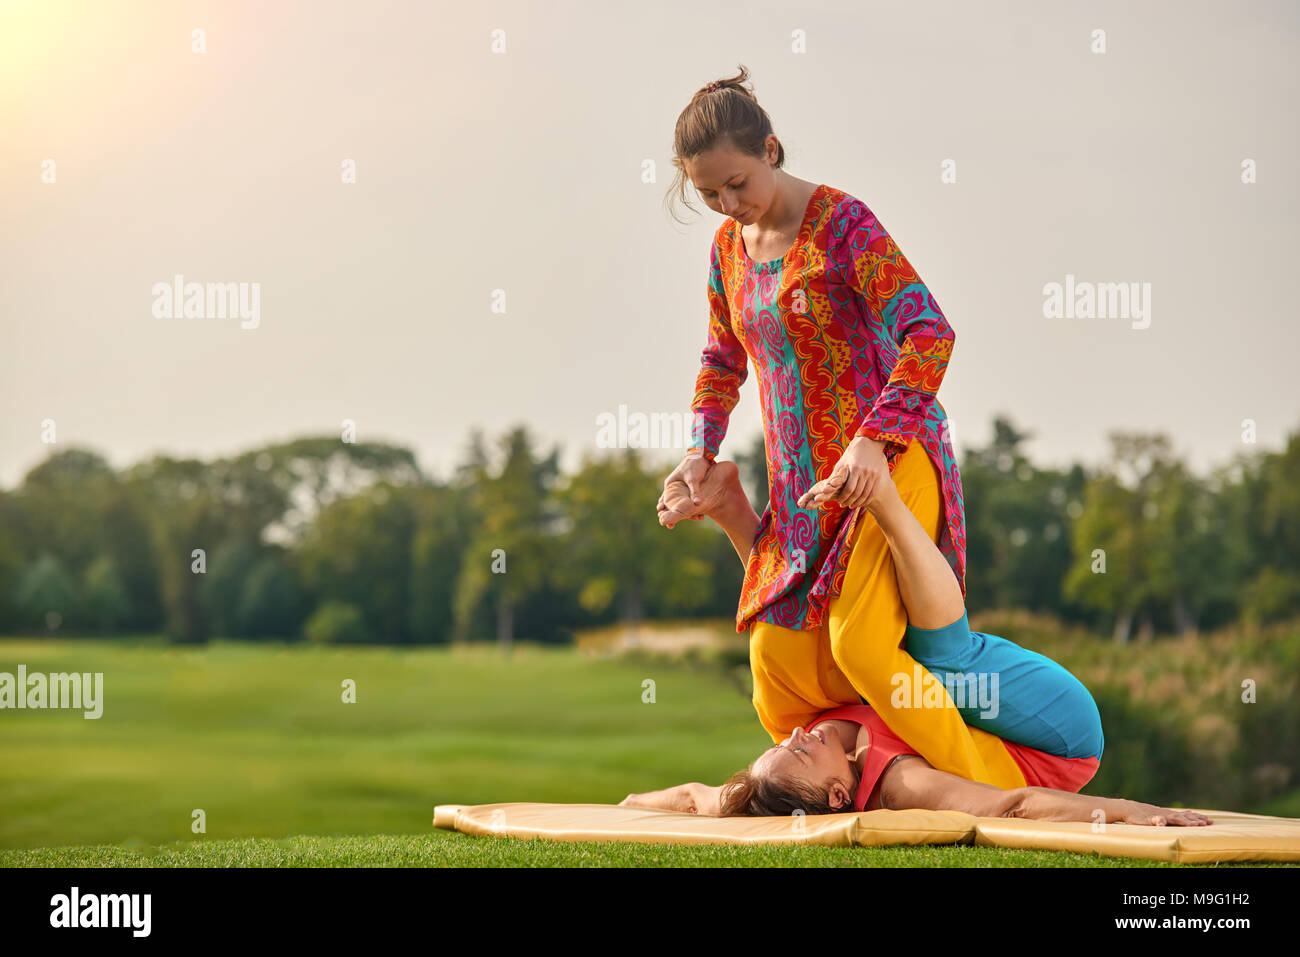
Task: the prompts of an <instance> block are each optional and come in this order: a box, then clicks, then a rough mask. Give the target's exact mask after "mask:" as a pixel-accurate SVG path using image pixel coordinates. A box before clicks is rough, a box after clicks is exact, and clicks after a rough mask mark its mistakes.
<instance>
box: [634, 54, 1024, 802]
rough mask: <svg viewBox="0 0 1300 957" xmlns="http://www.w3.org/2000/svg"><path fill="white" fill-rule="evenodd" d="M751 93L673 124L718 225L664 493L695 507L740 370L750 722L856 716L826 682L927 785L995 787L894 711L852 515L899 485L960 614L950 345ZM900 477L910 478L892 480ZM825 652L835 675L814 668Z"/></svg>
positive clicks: (872, 530) (910, 282) (879, 241)
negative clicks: (749, 538)
mask: <svg viewBox="0 0 1300 957" xmlns="http://www.w3.org/2000/svg"><path fill="white" fill-rule="evenodd" d="M746 78H747V73H746V71H745V70H744V68H743V67H742V68H741V72H740V73H739V75H737V76H736V77H733V78H731V79H729V80H724V81H719V82H717V83H712V84H710V85H709V86H708V87H705V88H704V89H702V90H700V91H699V92H698V93H696V95H695V97H694V98H693V99H692V101H691V103H690V105H688V106H687V108H686V109H685V110H684V111H683V112H682V115H681V116H680V117H679V118H678V121H677V127H676V133H675V137H674V141H675V158H674V164H675V165H676V166H677V167H678V170H679V180H678V185H679V187H680V190H681V193H682V194H683V195H684V193H685V179H684V178H683V176H686V177H689V179H690V180H691V182H692V183H693V184H694V185H695V186H696V188H697V189H698V191H699V193H700V195H701V197H702V198H703V199H704V201H705V203H706V204H707V205H708V206H709V207H710V208H711V209H713V210H714V211H716V212H719V213H723V214H724V215H726V216H727V217H728V218H727V220H726V221H725V222H724V223H723V224H722V225H721V226H720V227H719V228H718V230H717V232H716V233H715V235H714V239H713V245H712V248H711V250H710V265H709V280H708V302H709V330H708V344H707V346H706V347H705V349H704V352H703V358H702V365H701V369H700V372H699V376H698V378H697V380H696V390H695V399H694V402H693V404H692V409H693V411H694V413H695V424H694V427H693V429H692V436H691V448H690V449H688V450H687V454H686V457H685V458H684V459H683V460H682V463H681V464H680V465H679V466H678V467H677V468H676V469H674V471H673V472H672V474H671V475H669V476H668V478H667V479H666V480H665V487H666V486H667V485H668V483H669V482H670V481H673V480H676V479H680V480H682V481H684V482H685V483H686V485H687V487H688V488H689V489H690V490H691V493H692V494H693V495H695V494H696V493H697V492H698V490H699V488H700V485H701V483H702V482H703V480H704V478H705V476H706V475H707V474H708V472H709V470H710V469H711V468H712V467H713V463H714V460H715V459H716V456H717V454H718V451H719V446H720V445H721V443H722V439H723V437H724V435H725V434H726V428H727V422H728V419H729V417H730V413H731V410H732V409H733V408H734V406H735V404H736V401H737V399H738V398H739V393H740V387H741V384H742V383H743V382H744V381H745V379H746V377H747V374H748V366H749V365H751V364H752V366H753V368H754V371H755V373H756V377H757V380H758V384H759V396H760V401H761V403H762V411H763V425H764V433H765V440H766V447H767V477H768V487H769V489H770V493H771V495H770V501H769V504H768V507H767V508H766V509H765V510H764V512H763V516H762V520H761V523H760V525H759V528H758V531H757V533H756V535H755V538H754V542H753V548H752V551H750V553H749V557H748V560H747V562H746V567H745V577H744V585H743V587H742V590H741V595H740V601H739V607H738V609H737V614H736V629H737V631H738V632H744V631H745V630H746V629H747V628H752V632H751V635H750V662H751V666H752V669H753V673H754V707H755V709H756V711H757V712H758V716H759V720H760V721H761V722H762V724H763V726H764V728H766V729H767V731H768V732H769V733H770V734H771V736H772V739H773V741H775V742H779V741H781V740H783V739H784V738H785V737H786V736H787V735H789V734H790V732H791V730H792V729H793V728H795V727H796V726H801V725H806V723H807V722H808V721H810V720H811V719H812V718H814V717H815V716H816V715H818V714H820V713H822V712H823V711H825V710H827V708H830V707H834V706H836V705H840V704H848V703H855V702H850V701H833V700H827V697H826V695H825V693H824V692H825V689H824V688H819V687H818V681H817V676H818V675H819V674H822V673H824V672H825V671H826V670H827V666H828V664H833V665H834V666H835V667H836V668H837V669H838V670H839V671H840V672H842V673H843V674H844V675H845V676H847V679H848V680H849V682H851V684H852V687H853V688H854V689H855V690H856V692H857V696H859V697H860V699H861V700H865V701H866V702H867V703H868V704H869V705H871V707H872V708H873V709H875V710H876V711H877V712H878V713H879V714H880V715H881V716H882V717H883V719H884V720H885V721H886V723H887V724H888V726H889V727H890V728H891V729H892V730H893V731H894V732H895V733H897V734H899V735H900V736H901V737H902V738H903V739H904V740H906V741H907V742H908V743H909V744H911V745H912V746H913V747H915V748H916V749H917V751H918V752H919V753H920V754H921V755H922V756H923V757H925V758H926V760H928V761H929V762H930V763H931V764H932V765H934V767H936V768H939V769H940V770H943V771H947V772H950V773H953V774H957V775H960V776H962V777H965V778H967V779H968V780H974V781H981V782H983V783H987V784H994V785H997V784H998V782H999V780H1006V779H1007V778H1008V777H1011V778H1014V777H1015V775H1014V770H1013V768H1012V767H1010V766H1009V765H1007V764H1006V763H1003V764H1002V765H1000V768H999V767H990V766H989V765H988V763H987V756H986V755H982V754H981V752H980V749H979V748H978V747H977V746H976V743H975V742H974V740H973V739H972V737H971V735H970V734H969V732H968V730H967V728H966V725H965V723H964V722H963V721H962V719H961V715H960V714H959V713H958V711H957V710H956V708H955V707H954V706H953V704H952V702H951V699H949V700H948V702H947V706H946V707H944V708H935V709H916V710H906V709H897V708H892V707H890V700H889V699H890V691H891V680H892V675H893V674H894V668H893V667H892V666H891V662H897V661H898V660H899V659H898V653H899V651H900V648H899V646H900V644H901V643H902V642H903V640H904V637H905V635H904V632H905V628H906V625H907V618H906V614H905V611H904V608H903V606H902V604H901V602H900V600H899V595H898V589H897V582H896V581H895V579H894V575H893V569H892V566H891V565H890V563H889V560H888V549H887V548H885V547H884V545H883V538H882V535H881V532H880V529H879V528H878V527H877V526H876V525H875V523H874V522H873V521H872V520H871V516H870V515H867V516H863V515H862V514H861V512H862V509H861V505H862V504H863V503H864V501H865V500H866V496H867V495H868V494H869V493H870V491H871V488H872V486H873V484H874V483H876V482H878V481H879V480H880V478H881V477H882V476H884V477H888V475H890V474H891V473H892V474H894V477H895V481H896V482H897V483H898V485H899V491H900V493H901V494H902V495H903V498H904V500H905V501H907V502H908V505H909V507H910V508H912V509H913V511H914V512H916V513H917V515H918V518H920V519H921V521H922V525H923V526H924V527H925V528H927V529H929V528H932V527H934V528H935V536H936V537H935V542H936V543H937V545H938V547H939V548H940V550H941V551H942V552H943V555H944V557H945V558H946V560H947V561H948V563H949V565H950V567H951V568H952V571H953V573H954V574H955V576H956V579H957V582H958V584H959V586H960V587H961V590H962V594H963V595H964V594H965V544H966V543H965V524H964V514H963V506H962V498H961V478H960V476H959V474H958V471H957V463H956V457H955V455H954V454H953V450H952V444H951V442H950V440H949V436H948V430H947V416H946V414H945V412H944V409H943V406H942V405H940V403H939V401H938V399H937V398H936V392H937V391H938V388H939V384H940V382H942V380H943V376H944V372H945V370H946V368H947V364H948V357H949V355H950V354H951V352H952V347H953V342H954V339H955V336H954V333H953V330H952V328H951V327H950V326H949V324H948V322H947V320H946V319H945V318H944V315H943V313H942V312H941V311H940V309H939V306H938V304H937V303H936V302H935V300H934V297H933V296H932V295H931V294H930V292H929V290H928V289H927V288H926V287H925V285H924V284H923V283H922V282H921V279H920V277H919V276H918V275H917V273H916V271H915V270H914V269H913V268H912V266H911V264H910V263H908V261H907V260H906V259H905V258H904V256H903V254H902V253H901V252H900V251H899V249H898V247H897V246H896V245H895V243H894V241H893V239H892V238H891V237H890V236H889V234H888V233H887V232H886V231H885V229H884V227H883V226H882V225H881V224H880V222H879V221H878V220H877V218H876V217H875V216H874V215H873V214H872V213H871V211H870V210H869V209H868V208H867V206H866V204H864V203H863V202H862V201H861V200H858V199H856V198H854V197H853V196H850V195H848V194H847V193H844V192H843V191H841V190H838V189H835V188H832V187H830V186H827V185H824V184H814V183H810V182H808V181H806V180H802V179H798V178H796V177H793V176H790V175H789V174H788V173H786V172H785V171H784V170H782V169H781V167H782V165H783V163H784V148H783V147H782V146H781V144H780V142H779V141H778V140H777V138H776V136H775V135H773V133H772V128H771V122H770V120H769V119H768V116H767V113H766V112H765V111H764V110H763V109H762V108H761V107H760V106H759V105H758V103H757V101H756V100H755V99H754V97H753V94H752V93H751V92H750V91H749V90H748V89H746V88H745V87H744V86H743V85H742V84H743V81H744V80H745V79H746ZM904 459H908V460H909V461H911V462H912V465H911V466H910V467H909V468H908V469H906V470H905V472H904V473H902V474H900V473H898V471H897V469H898V467H899V464H900V462H902V461H903V460H904ZM833 474H839V475H842V476H843V477H844V483H845V484H844V487H843V489H842V490H841V493H840V494H839V496H838V498H837V499H835V500H830V501H823V502H814V501H813V500H812V499H811V498H810V494H809V490H810V488H811V487H812V486H813V484H814V483H816V482H818V481H820V480H824V479H827V478H829V477H830V476H831V475H833ZM663 508H664V503H663V500H662V498H661V499H660V502H659V509H660V511H662V510H663ZM930 515H937V516H938V517H939V518H940V519H941V520H940V521H938V522H931V521H930V520H929V519H928V518H927V517H925V516H930ZM689 517H699V516H689ZM818 634H820V635H821V636H822V637H824V638H827V639H828V641H826V642H823V641H818V640H817V638H818ZM823 645H827V646H828V647H829V649H830V653H831V655H832V656H833V662H827V661H825V660H819V658H818V648H819V647H822V646H823Z"/></svg>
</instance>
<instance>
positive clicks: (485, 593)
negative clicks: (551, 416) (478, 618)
mask: <svg viewBox="0 0 1300 957" xmlns="http://www.w3.org/2000/svg"><path fill="white" fill-rule="evenodd" d="M499 451H500V454H499V455H498V456H496V461H493V460H492V457H491V456H489V455H488V454H487V452H486V450H485V449H484V447H483V443H482V439H481V436H478V435H477V434H476V435H475V436H474V437H473V438H472V439H471V448H470V457H469V460H468V462H466V464H465V465H464V466H462V468H461V470H460V473H459V482H460V483H461V486H462V487H463V488H465V489H466V491H467V493H468V499H469V502H470V505H471V508H472V510H473V513H474V520H475V521H474V526H473V529H472V531H471V537H470V541H469V544H468V545H467V547H466V549H465V559H464V563H463V565H462V567H461V571H460V576H459V578H458V580H457V586H456V593H455V600H454V619H455V633H456V635H457V637H461V638H463V637H466V636H467V634H468V631H469V627H470V622H471V620H472V619H473V617H474V614H475V611H476V609H477V608H478V606H479V605H480V604H481V603H482V602H484V601H485V600H489V599H490V600H491V601H492V603H493V605H494V606H495V611H496V632H497V641H498V642H499V643H500V645H501V648H502V650H503V651H505V652H507V653H508V652H509V651H510V648H511V645H512V643H513V641H514V630H515V626H514V617H515V609H516V608H517V607H518V606H519V605H521V604H522V603H524V602H525V601H527V600H528V599H529V598H530V597H532V596H534V595H536V594H537V593H538V592H540V591H542V590H543V589H544V588H545V587H546V585H547V584H548V583H549V581H550V580H551V576H552V569H553V567H554V562H555V559H556V554H557V549H556V533H557V532H558V531H559V528H558V524H559V521H558V519H559V516H558V513H557V509H556V505H555V502H554V500H553V499H552V495H551V492H552V489H553V488H554V486H555V483H556V479H557V476H558V473H559V464H558V463H559V450H558V449H554V450H552V451H551V452H550V453H549V454H547V455H546V456H544V457H541V456H539V455H538V454H537V453H536V452H535V451H534V448H533V440H532V437H531V436H530V435H529V433H528V430H527V428H526V427H525V426H518V427H516V428H514V429H512V430H511V431H509V432H508V433H507V434H506V435H505V436H503V437H502V438H501V440H500V442H499Z"/></svg>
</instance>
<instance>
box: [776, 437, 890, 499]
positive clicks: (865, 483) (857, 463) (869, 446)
mask: <svg viewBox="0 0 1300 957" xmlns="http://www.w3.org/2000/svg"><path fill="white" fill-rule="evenodd" d="M891 480H892V476H891V475H890V474H889V462H888V460H887V459H886V458H885V443H884V442H882V441H880V440H879V439H868V438H866V437H865V436H858V437H857V438H855V439H853V441H852V442H850V443H849V445H848V448H846V449H845V450H844V454H843V455H841V456H840V460H839V461H838V462H836V463H835V468H834V469H833V470H832V471H831V474H830V476H829V477H828V478H825V479H822V481H820V482H818V483H817V484H816V485H814V486H813V487H812V488H810V489H808V491H806V492H804V493H803V495H801V496H799V501H798V502H797V503H796V504H798V506H799V507H800V508H818V507H820V506H821V505H823V504H825V503H826V502H839V503H840V504H841V505H843V506H844V507H845V508H858V507H859V506H861V505H866V504H867V502H868V501H870V500H871V497H872V492H873V490H874V489H875V488H876V487H877V486H878V485H879V483H881V482H889V481H891Z"/></svg>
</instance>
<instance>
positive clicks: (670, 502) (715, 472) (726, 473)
mask: <svg viewBox="0 0 1300 957" xmlns="http://www.w3.org/2000/svg"><path fill="white" fill-rule="evenodd" d="M736 496H740V498H742V499H744V498H745V489H744V487H743V486H742V485H741V484H740V469H739V468H738V467H737V465H736V463H735V462H714V463H713V468H712V469H710V470H709V474H708V475H707V476H706V477H705V479H704V484H703V485H701V486H700V500H701V501H700V504H699V505H696V504H695V503H694V502H693V501H691V493H690V490H689V489H688V488H687V487H686V483H685V482H682V481H679V480H673V481H670V482H669V483H668V484H667V485H666V486H665V487H664V494H663V500H662V501H661V502H660V505H659V524H660V525H663V526H666V527H667V528H672V527H673V526H674V525H676V524H677V523H678V522H680V521H683V520H685V519H688V518H689V519H692V520H694V521H699V520H700V519H702V518H705V517H707V516H710V515H716V514H717V513H718V512H719V511H720V510H721V509H723V508H725V507H726V506H727V505H728V504H730V503H732V502H734V501H736V498H735V497H736ZM746 502H748V500H746Z"/></svg>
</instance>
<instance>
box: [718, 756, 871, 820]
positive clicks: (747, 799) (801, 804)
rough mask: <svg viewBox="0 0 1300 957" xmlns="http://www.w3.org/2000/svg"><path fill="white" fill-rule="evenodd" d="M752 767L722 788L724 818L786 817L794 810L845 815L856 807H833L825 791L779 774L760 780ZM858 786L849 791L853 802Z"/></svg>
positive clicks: (721, 801)
mask: <svg viewBox="0 0 1300 957" xmlns="http://www.w3.org/2000/svg"><path fill="white" fill-rule="evenodd" d="M753 767H754V766H753V765H752V764H751V765H750V766H749V767H748V768H745V769H744V770H743V771H737V772H736V773H735V774H733V775H732V776H731V777H729V778H727V780H726V782H725V783H724V784H723V785H722V792H721V795H720V798H719V801H718V804H719V814H720V815H721V816H722V817H742V816H744V817H786V816H788V815H790V814H793V813H794V812H795V811H798V810H802V811H803V812H804V814H843V813H844V812H845V811H849V810H852V809H853V805H852V804H849V805H848V806H847V807H840V808H833V807H831V806H830V802H829V798H830V795H829V794H828V793H827V792H826V790H825V789H822V788H818V787H816V786H815V785H811V784H808V783H807V782H805V781H800V780H798V779H794V778H783V777H781V776H780V775H775V774H773V775H769V776H767V777H760V776H758V775H755V774H754V773H753ZM857 796H858V785H857V782H856V781H855V782H854V784H853V786H852V787H851V788H849V800H850V802H853V801H856V800H857Z"/></svg>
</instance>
